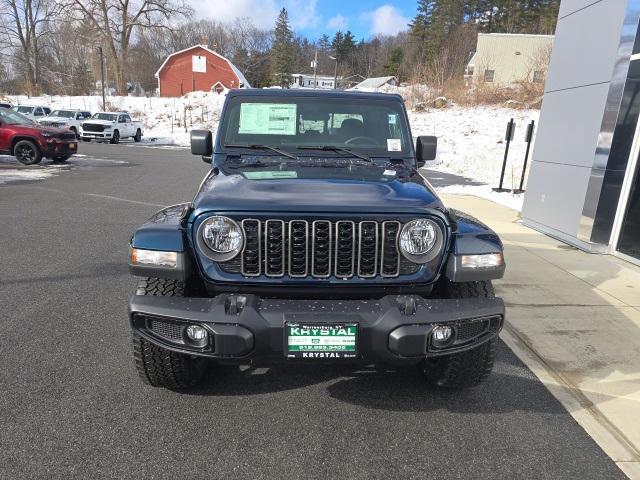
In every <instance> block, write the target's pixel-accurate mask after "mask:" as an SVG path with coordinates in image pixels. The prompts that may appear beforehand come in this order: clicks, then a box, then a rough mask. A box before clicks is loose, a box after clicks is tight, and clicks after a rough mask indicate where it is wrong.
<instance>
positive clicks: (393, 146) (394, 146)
mask: <svg viewBox="0 0 640 480" xmlns="http://www.w3.org/2000/svg"><path fill="white" fill-rule="evenodd" d="M387 150H389V151H390V152H400V151H402V142H401V141H400V139H399V138H387Z"/></svg>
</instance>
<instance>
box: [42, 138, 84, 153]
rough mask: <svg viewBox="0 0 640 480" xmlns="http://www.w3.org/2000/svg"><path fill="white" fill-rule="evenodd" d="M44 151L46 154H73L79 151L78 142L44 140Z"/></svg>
mask: <svg viewBox="0 0 640 480" xmlns="http://www.w3.org/2000/svg"><path fill="white" fill-rule="evenodd" d="M40 146H41V147H42V153H43V154H44V156H46V157H49V156H56V155H73V154H76V153H78V142H67V141H52V142H42V143H41V144H40Z"/></svg>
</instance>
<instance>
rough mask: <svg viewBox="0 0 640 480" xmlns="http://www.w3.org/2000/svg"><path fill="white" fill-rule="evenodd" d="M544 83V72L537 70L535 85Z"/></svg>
mask: <svg viewBox="0 0 640 480" xmlns="http://www.w3.org/2000/svg"><path fill="white" fill-rule="evenodd" d="M542 82H544V72H543V71H542V70H536V71H535V72H533V83H542Z"/></svg>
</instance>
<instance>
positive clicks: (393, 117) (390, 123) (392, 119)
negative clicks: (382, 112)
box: [389, 113, 397, 125]
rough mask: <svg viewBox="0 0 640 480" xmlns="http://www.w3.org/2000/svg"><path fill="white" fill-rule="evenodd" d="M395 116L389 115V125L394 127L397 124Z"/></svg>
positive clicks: (393, 114)
mask: <svg viewBox="0 0 640 480" xmlns="http://www.w3.org/2000/svg"><path fill="white" fill-rule="evenodd" d="M396 119H397V115H396V114H395V113H390V114H389V125H395V124H396V122H397V120H396Z"/></svg>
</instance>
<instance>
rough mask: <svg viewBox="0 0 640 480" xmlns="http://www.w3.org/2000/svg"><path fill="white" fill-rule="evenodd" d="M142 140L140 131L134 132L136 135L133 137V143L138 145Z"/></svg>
mask: <svg viewBox="0 0 640 480" xmlns="http://www.w3.org/2000/svg"><path fill="white" fill-rule="evenodd" d="M141 140H142V132H141V131H140V129H138V130H136V134H135V136H134V137H133V141H134V142H136V143H140V141H141Z"/></svg>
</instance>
